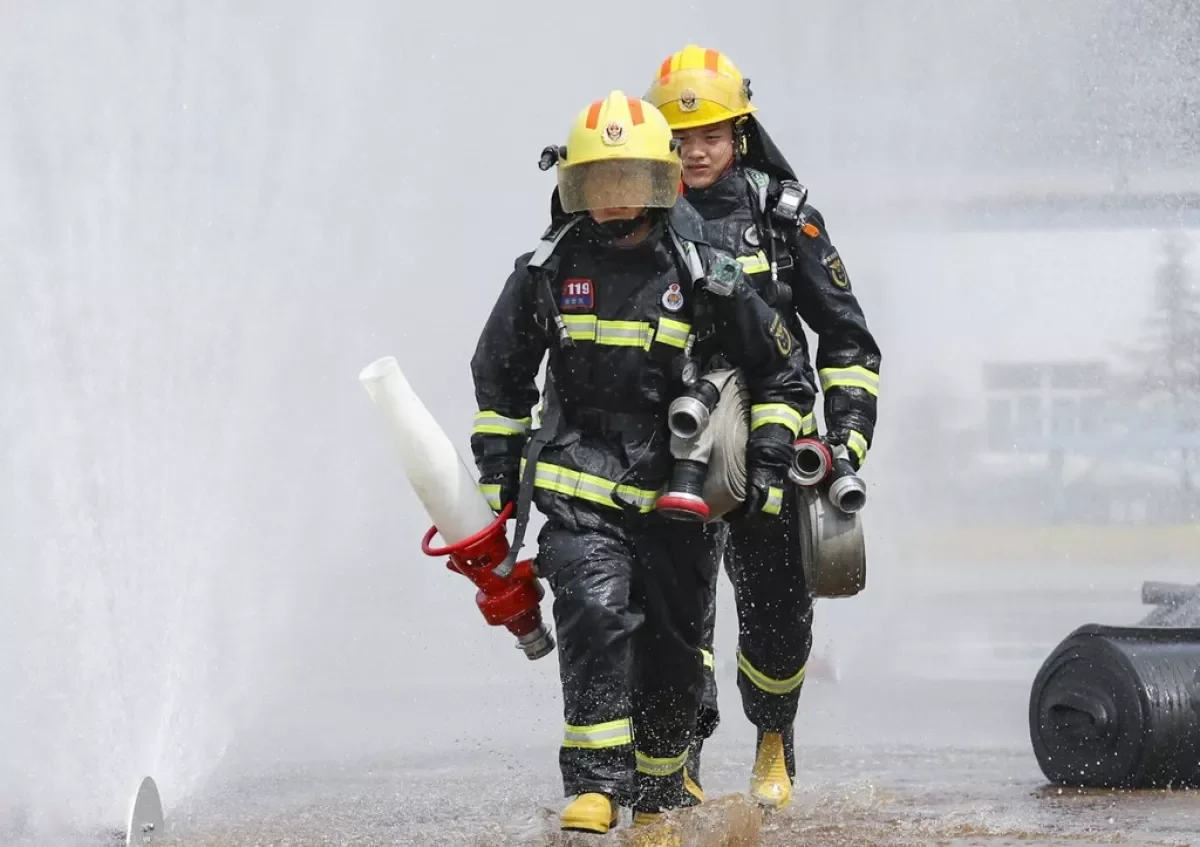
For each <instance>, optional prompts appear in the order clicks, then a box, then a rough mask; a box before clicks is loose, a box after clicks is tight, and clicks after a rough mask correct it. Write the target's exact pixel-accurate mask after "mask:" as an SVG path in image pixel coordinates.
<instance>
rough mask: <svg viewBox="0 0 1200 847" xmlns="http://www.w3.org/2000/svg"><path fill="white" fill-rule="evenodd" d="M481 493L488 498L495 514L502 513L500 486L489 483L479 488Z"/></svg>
mask: <svg viewBox="0 0 1200 847" xmlns="http://www.w3.org/2000/svg"><path fill="white" fill-rule="evenodd" d="M479 491H480V492H481V493H482V494H483V496H484V497H486V498H487V501H488V505H489V506H491V507H492V511H493V512H498V511H500V484H499V483H487V484H484V485H481V486H479Z"/></svg>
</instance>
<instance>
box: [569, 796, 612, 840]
mask: <svg viewBox="0 0 1200 847" xmlns="http://www.w3.org/2000/svg"><path fill="white" fill-rule="evenodd" d="M620 811H621V807H620V806H618V805H617V804H616V803H614V802H613V801H612V798H610V797H609V796H608V795H607V794H598V793H595V792H590V793H588V794H580V795H579V796H578V797H576V798H575V799H574V800H572V801H571V802H570V803H568V804H567V808H565V809H563V812H562V815H561V816H560V818H559V828H560V829H568V830H572V831H574V832H594V833H597V834H598V835H604V834H605V833H606V832H608V831H609V830H610V829H612V828H613V827H614V826H616V825H617V815H618V814H619V813H620Z"/></svg>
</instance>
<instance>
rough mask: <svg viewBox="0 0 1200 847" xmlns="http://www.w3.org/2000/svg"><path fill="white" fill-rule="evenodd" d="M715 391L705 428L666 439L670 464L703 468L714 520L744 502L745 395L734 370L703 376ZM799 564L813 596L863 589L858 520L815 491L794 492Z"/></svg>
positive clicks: (851, 593)
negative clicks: (689, 463)
mask: <svg viewBox="0 0 1200 847" xmlns="http://www.w3.org/2000/svg"><path fill="white" fill-rule="evenodd" d="M704 379H705V380H707V381H708V382H711V383H712V384H713V386H714V387H715V388H716V389H717V390H718V399H717V402H716V405H715V406H714V407H713V409H712V413H711V417H710V418H709V420H708V424H707V426H704V427H703V428H702V429H701V431H700V432H699V433H698V434H697V435H695V436H693V437H691V438H681V437H680V436H678V435H674V434H673V435H672V436H671V454H672V456H673V457H674V458H675V459H676V460H679V459H684V460H693V461H699V462H705V463H707V464H708V472H707V475H706V476H705V478H704V485H703V489H702V491H701V496H702V497H703V499H704V501H705V503H707V504H708V507H709V511H710V516H709V518H708V520H710V521H713V520H719V519H721V518H722V517H723V516H725V515H727V514H728V513H729V512H731V511H733V510H734V509H735V508H737V507H738V506H739V505H741V503H742V501H744V500H745V499H746V482H747V476H748V474H747V467H746V444H747V442H748V440H749V437H750V392H749V391H748V390H747V388H746V384H745V381H744V380H743V379H742V375H741V373H740V372H739V371H737V370H734V369H727V370H719V371H712V372H710V373H708V374H706V375H705V376H704ZM797 496H798V499H799V509H800V535H801V542H802V543H803V544H804V545H805V549H804V550H803V553H802V561H803V562H804V568H805V572H806V575H807V581H808V585H809V588H810V590H811V591H812V593H813V596H814V597H852V596H854V595H855V594H857V593H859V592H860V591H862V589H863V588H864V587H865V585H866V547H865V543H864V539H863V532H862V522H861V520H860V518H859V515H858V514H857V513H856V514H846V513H844V512H842V511H840V510H839V509H836V508H834V507H833V505H832V504H831V503H830V502H829V497H828V494H827V493H826V492H825V491H824V490H823V489H818V488H798V489H797Z"/></svg>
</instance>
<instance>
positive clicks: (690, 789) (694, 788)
mask: <svg viewBox="0 0 1200 847" xmlns="http://www.w3.org/2000/svg"><path fill="white" fill-rule="evenodd" d="M683 787H684V788H685V789H687V793H688V794H691V795H692V796H693V797H695V798H696V802H697V803H703V802H704V789H703V788H701V787H700V786H699V785H697V784H696V782H695V780H693V779H692V778H691V776H690V775H689V774H688V772H687V768H684V769H683Z"/></svg>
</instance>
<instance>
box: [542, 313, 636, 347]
mask: <svg viewBox="0 0 1200 847" xmlns="http://www.w3.org/2000/svg"><path fill="white" fill-rule="evenodd" d="M563 324H564V325H565V326H566V328H567V334H568V335H569V336H571V340H572V341H591V342H594V343H596V344H604V345H607V346H609V347H646V348H648V347H649V346H650V342H651V340H653V338H654V327H653V326H652V325H651V324H649V323H646V322H645V321H602V320H597V319H596V316H595V315H563Z"/></svg>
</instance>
